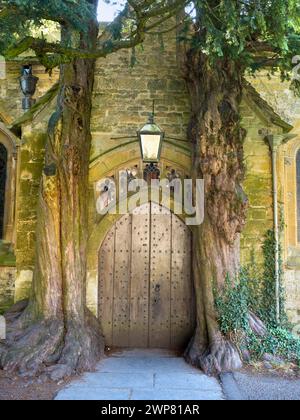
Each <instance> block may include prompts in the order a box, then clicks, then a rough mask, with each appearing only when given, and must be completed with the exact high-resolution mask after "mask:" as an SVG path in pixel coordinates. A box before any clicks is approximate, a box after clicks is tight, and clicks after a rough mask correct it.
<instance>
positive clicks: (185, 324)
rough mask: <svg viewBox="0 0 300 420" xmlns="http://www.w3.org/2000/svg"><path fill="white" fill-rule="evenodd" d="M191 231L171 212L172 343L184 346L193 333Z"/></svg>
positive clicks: (172, 344)
mask: <svg viewBox="0 0 300 420" xmlns="http://www.w3.org/2000/svg"><path fill="white" fill-rule="evenodd" d="M191 245H192V244H191V234H190V231H189V229H188V227H187V226H186V225H185V224H184V223H183V222H182V221H181V220H180V219H179V218H177V217H176V216H174V215H173V216H172V264H171V266H172V275H171V279H172V280H171V347H172V348H183V347H184V346H186V345H187V343H188V340H189V339H190V338H191V336H192V334H193V329H194V324H195V314H194V305H193V290H194V288H193V284H192V276H191V274H192V267H191V262H192V258H191V251H192V249H191Z"/></svg>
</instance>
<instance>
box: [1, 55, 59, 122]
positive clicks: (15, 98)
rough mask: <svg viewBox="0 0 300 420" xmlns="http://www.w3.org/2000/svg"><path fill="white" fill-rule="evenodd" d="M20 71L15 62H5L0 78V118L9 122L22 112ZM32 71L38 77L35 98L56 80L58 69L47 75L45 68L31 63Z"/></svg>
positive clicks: (18, 64)
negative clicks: (0, 77) (4, 71)
mask: <svg viewBox="0 0 300 420" xmlns="http://www.w3.org/2000/svg"><path fill="white" fill-rule="evenodd" d="M20 73H21V65H20V63H16V62H8V63H6V78H5V79H0V118H1V117H2V118H3V119H4V120H5V121H4V122H7V123H11V122H12V121H14V120H16V119H17V118H18V117H20V116H21V115H22V114H23V112H24V111H23V110H22V98H23V94H22V92H21V89H20V84H19V77H20ZM33 73H34V75H35V76H37V77H38V78H39V82H38V85H37V90H36V94H35V96H34V97H35V98H36V99H38V98H40V97H41V96H43V95H44V93H46V92H47V90H48V89H50V87H51V86H52V85H53V84H54V83H55V82H56V80H57V78H58V70H55V71H53V73H52V75H51V76H49V74H48V73H45V68H44V67H43V66H40V65H37V64H35V65H33Z"/></svg>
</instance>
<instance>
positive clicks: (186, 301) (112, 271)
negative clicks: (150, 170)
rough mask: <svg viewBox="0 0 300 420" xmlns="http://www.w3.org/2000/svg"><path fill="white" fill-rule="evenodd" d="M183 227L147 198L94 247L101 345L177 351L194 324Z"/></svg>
mask: <svg viewBox="0 0 300 420" xmlns="http://www.w3.org/2000/svg"><path fill="white" fill-rule="evenodd" d="M191 247H192V235H191V231H190V230H189V228H188V227H187V226H186V225H185V224H184V222H183V221H182V220H181V219H179V218H178V217H177V216H175V215H174V214H172V213H171V212H170V211H169V210H168V209H166V208H164V207H161V206H159V205H158V204H154V203H148V204H144V205H143V206H141V207H139V208H137V209H136V210H135V211H134V212H133V214H132V215H125V216H123V217H122V218H121V219H120V220H118V221H117V222H116V223H115V225H114V226H113V227H112V228H111V230H110V231H109V233H108V234H107V236H106V238H105V240H104V242H103V244H102V246H101V249H100V251H99V301H98V302H99V307H98V315H99V318H100V322H101V324H102V329H103V333H104V336H105V340H106V344H107V345H109V346H114V347H140V348H147V347H150V348H168V349H176V350H179V349H180V350H182V349H184V348H185V346H186V345H187V343H188V341H189V339H190V338H191V336H192V334H193V332H194V329H195V302H194V292H193V281H192V261H191V258H192V257H191V255H192V252H191Z"/></svg>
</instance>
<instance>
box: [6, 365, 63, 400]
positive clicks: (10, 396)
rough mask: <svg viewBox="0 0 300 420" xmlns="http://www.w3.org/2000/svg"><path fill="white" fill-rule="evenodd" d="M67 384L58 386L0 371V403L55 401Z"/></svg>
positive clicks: (53, 383)
mask: <svg viewBox="0 0 300 420" xmlns="http://www.w3.org/2000/svg"><path fill="white" fill-rule="evenodd" d="M65 385H66V383H61V384H56V383H55V382H49V381H45V382H42V383H40V382H39V381H37V380H28V379H24V378H20V377H18V376H12V375H9V374H7V373H5V372H3V371H1V370H0V401H7V400H21V401H22V400H32V401H38V400H42V401H46V400H53V399H54V398H55V396H56V394H57V393H58V392H59V391H60V390H61V389H62V388H63V387H64V386H65Z"/></svg>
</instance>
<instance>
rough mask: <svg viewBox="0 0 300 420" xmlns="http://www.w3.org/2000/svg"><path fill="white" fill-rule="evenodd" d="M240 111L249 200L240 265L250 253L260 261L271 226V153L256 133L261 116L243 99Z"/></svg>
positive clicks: (262, 124)
mask: <svg viewBox="0 0 300 420" xmlns="http://www.w3.org/2000/svg"><path fill="white" fill-rule="evenodd" d="M241 112H242V125H243V127H244V128H245V129H246V130H247V138H246V141H245V147H244V151H245V156H244V157H245V165H246V178H245V181H244V185H243V186H244V190H245V193H246V194H247V197H248V199H249V210H248V217H247V224H246V227H245V230H244V231H243V234H242V238H241V257H242V264H247V263H249V262H250V259H251V254H252V253H253V252H254V255H255V258H256V261H257V262H258V263H262V261H263V256H262V252H261V248H262V245H263V242H264V235H265V233H266V232H267V230H268V229H271V228H272V227H273V197H272V172H271V171H272V168H271V155H270V149H269V146H268V145H267V144H266V143H265V142H264V141H263V139H262V138H261V137H260V136H259V130H260V129H261V128H263V126H264V122H263V121H262V119H261V118H260V117H259V116H258V115H257V114H256V113H255V112H254V111H253V110H252V109H251V108H250V106H249V105H248V104H247V102H246V101H243V104H242V109H241ZM273 129H274V127H273Z"/></svg>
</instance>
